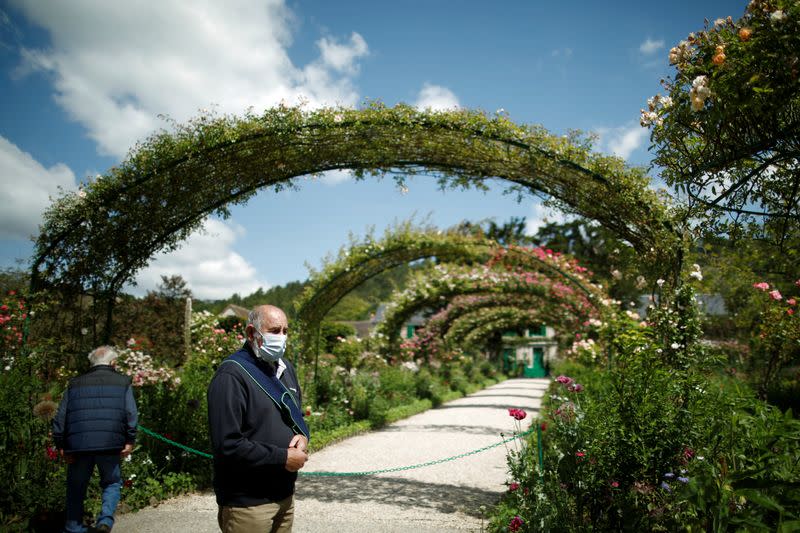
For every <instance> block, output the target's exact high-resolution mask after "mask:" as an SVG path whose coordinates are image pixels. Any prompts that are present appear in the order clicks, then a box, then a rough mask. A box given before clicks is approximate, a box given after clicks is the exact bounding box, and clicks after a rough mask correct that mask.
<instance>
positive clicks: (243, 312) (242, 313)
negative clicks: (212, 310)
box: [219, 304, 250, 320]
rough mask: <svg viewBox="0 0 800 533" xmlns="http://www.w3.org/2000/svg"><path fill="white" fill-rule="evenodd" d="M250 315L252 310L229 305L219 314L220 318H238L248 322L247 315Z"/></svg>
mask: <svg viewBox="0 0 800 533" xmlns="http://www.w3.org/2000/svg"><path fill="white" fill-rule="evenodd" d="M249 314H250V310H249V309H247V308H245V307H242V306H241V305H236V304H228V305H226V306H225V309H223V310H222V311H221V312H220V313H219V316H238V317H239V318H242V319H244V320H247V315H249Z"/></svg>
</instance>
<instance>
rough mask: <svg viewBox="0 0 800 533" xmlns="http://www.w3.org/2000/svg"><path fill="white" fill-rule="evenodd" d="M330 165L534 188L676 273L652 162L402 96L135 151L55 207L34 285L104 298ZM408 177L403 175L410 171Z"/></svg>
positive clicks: (270, 117) (198, 131)
mask: <svg viewBox="0 0 800 533" xmlns="http://www.w3.org/2000/svg"><path fill="white" fill-rule="evenodd" d="M334 169H352V170H354V172H355V175H356V177H357V178H359V179H361V178H364V177H365V175H367V174H373V175H385V174H392V175H394V176H395V179H396V180H397V181H398V183H400V184H402V183H403V180H404V176H405V175H412V174H416V173H420V172H425V173H427V174H433V175H434V176H435V177H436V178H437V179H438V181H439V183H440V184H441V186H442V187H478V188H480V187H484V186H485V185H484V181H485V180H487V179H494V178H500V179H502V180H506V181H507V182H508V183H509V184H510V185H509V191H511V192H516V193H518V194H520V195H523V194H529V193H535V194H540V195H543V196H545V197H548V198H550V199H551V200H552V201H553V202H554V203H555V204H556V205H557V206H559V207H562V208H564V209H566V210H568V211H570V212H574V213H576V214H579V215H582V216H585V217H588V218H591V219H594V220H597V221H598V222H600V223H601V224H603V225H604V226H606V227H608V228H609V229H611V230H613V231H615V232H616V233H617V234H618V235H619V236H620V237H621V238H623V239H625V240H627V241H628V242H630V243H631V244H632V245H633V246H634V247H635V248H636V249H637V250H639V251H640V253H641V254H642V257H643V259H644V260H645V261H649V262H650V264H653V265H662V266H663V267H664V270H668V271H670V272H669V273H670V274H672V276H673V277H674V276H676V275H677V272H678V267H679V265H678V264H677V260H678V259H679V257H678V255H677V254H676V250H678V249H679V246H676V243H677V242H678V237H677V236H676V234H675V232H674V231H673V230H672V229H671V225H670V217H669V214H668V212H667V209H666V207H665V206H664V204H663V203H662V202H661V201H659V199H658V197H657V195H656V193H655V192H653V191H652V190H651V189H650V188H649V187H648V184H649V180H648V178H647V176H646V175H645V172H644V170H643V169H639V168H630V167H627V166H626V165H625V164H624V162H623V161H622V160H620V159H618V158H615V157H608V156H603V155H599V154H596V153H593V152H592V151H591V149H590V146H589V145H588V143H587V142H586V141H585V140H582V139H581V138H578V137H570V138H568V137H560V136H554V135H551V134H549V133H548V132H547V131H545V130H544V129H543V128H541V127H538V126H528V125H518V124H515V123H513V122H511V121H510V120H508V118H507V117H506V116H505V115H495V116H487V115H486V114H485V113H482V112H479V111H470V110H454V111H448V112H432V111H419V110H416V109H414V108H412V107H409V106H406V105H398V106H396V107H393V108H387V107H385V106H383V105H382V104H380V103H373V104H371V105H369V106H368V107H366V108H364V109H358V110H356V109H343V108H326V109H319V110H313V111H305V110H303V109H301V108H297V107H284V106H280V107H276V108H272V109H268V110H266V111H264V113H262V114H260V115H255V114H251V113H248V114H245V115H244V116H241V117H234V116H224V117H213V116H201V117H199V118H197V119H195V120H193V121H191V122H189V123H188V124H185V125H182V126H177V127H176V128H175V131H172V132H166V131H164V132H161V133H158V134H156V135H154V136H152V137H150V138H149V139H147V140H145V141H144V142H142V143H141V144H138V145H137V146H135V147H134V148H133V149H132V150H131V152H130V155H129V156H128V158H127V159H126V160H125V161H123V162H122V163H121V164H120V165H119V166H117V167H114V168H112V169H110V170H109V171H108V172H106V173H105V174H104V175H102V176H99V177H98V178H97V179H96V180H95V181H93V182H92V183H90V184H87V185H86V187H85V188H83V189H82V190H81V191H79V192H78V193H77V194H66V195H63V196H62V197H61V198H59V199H58V200H56V201H55V202H54V203H53V204H52V205H51V206H50V208H48V210H47V211H46V213H45V216H44V223H43V226H42V228H41V232H40V235H39V237H38V239H37V242H36V251H35V255H34V259H33V262H32V266H31V286H32V289H34V290H37V289H42V288H56V289H58V290H60V291H62V292H65V293H75V294H80V293H90V294H92V295H93V296H94V297H95V299H100V300H104V301H105V302H107V309H108V313H107V324H109V323H110V314H111V310H112V308H113V303H114V297H115V296H116V294H118V292H119V291H120V290H121V288H122V287H123V286H124V285H125V283H127V282H129V281H130V280H131V279H132V278H133V276H134V275H135V274H136V272H137V271H138V270H140V269H141V268H143V267H144V266H146V265H147V263H148V261H149V260H150V259H151V258H152V257H153V256H154V255H155V254H156V253H158V252H160V251H164V250H167V251H169V250H174V249H175V248H177V247H178V246H179V244H180V243H181V242H182V241H183V240H185V239H186V238H187V237H188V236H189V235H190V234H191V233H192V232H193V231H194V230H195V229H197V228H198V227H199V226H200V224H201V223H202V221H203V220H204V219H205V217H207V216H208V215H211V214H217V215H220V216H223V217H226V216H228V215H229V211H228V206H229V205H232V204H241V203H244V202H246V201H247V200H248V199H249V198H251V197H252V196H253V195H254V194H256V192H258V191H259V190H260V189H264V188H273V189H274V190H276V191H279V190H281V189H283V188H285V187H293V186H295V185H296V179H297V178H299V177H301V176H305V175H308V174H314V173H319V172H324V171H327V170H334ZM400 173H402V174H400Z"/></svg>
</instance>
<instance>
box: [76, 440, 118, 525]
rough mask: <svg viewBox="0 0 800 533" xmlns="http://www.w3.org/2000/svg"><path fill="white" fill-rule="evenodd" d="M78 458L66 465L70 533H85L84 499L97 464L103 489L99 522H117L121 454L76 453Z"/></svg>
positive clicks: (98, 523)
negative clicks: (115, 516) (115, 514)
mask: <svg viewBox="0 0 800 533" xmlns="http://www.w3.org/2000/svg"><path fill="white" fill-rule="evenodd" d="M74 457H75V461H74V462H73V463H71V464H69V465H67V521H66V523H65V524H64V531H66V532H67V533H85V531H86V528H85V527H84V526H83V500H84V499H85V498H86V489H87V488H88V486H89V478H91V477H92V471H93V470H94V465H97V470H98V471H99V472H100V488H101V489H102V490H103V500H102V507H101V509H100V514H99V515H97V520H96V525H98V526H99V525H101V524H107V525H108V526H109V527H113V526H114V511H116V509H117V504H118V503H119V490H120V487H121V486H122V479H121V477H120V472H119V460H120V459H119V455H117V454H114V455H75V456H74Z"/></svg>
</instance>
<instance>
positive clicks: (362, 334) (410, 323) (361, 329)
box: [337, 304, 426, 339]
mask: <svg viewBox="0 0 800 533" xmlns="http://www.w3.org/2000/svg"><path fill="white" fill-rule="evenodd" d="M385 318H386V304H380V305H378V309H377V310H376V311H375V314H374V315H372V316H371V317H370V318H369V319H368V320H337V322H338V323H340V324H347V325H348V326H350V327H352V328H353V329H354V330H356V337H358V338H359V339H366V338H367V337H369V336H370V335H372V332H373V331H375V327H376V326H377V325H378V324H380V323H381V322H383V320H384V319H385ZM425 321H426V318H425V313H424V312H419V313H416V314H414V316H412V317H411V318H409V319H408V320H407V321H406V323H405V324H403V326H402V327H401V328H400V338H401V339H410V338H411V337H413V336H414V335H416V332H417V329H419V328H420V327H422V326H423V325H424V324H425Z"/></svg>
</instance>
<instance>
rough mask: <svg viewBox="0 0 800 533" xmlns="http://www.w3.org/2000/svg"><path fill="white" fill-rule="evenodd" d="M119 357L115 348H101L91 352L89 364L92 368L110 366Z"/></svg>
mask: <svg viewBox="0 0 800 533" xmlns="http://www.w3.org/2000/svg"><path fill="white" fill-rule="evenodd" d="M117 357H119V354H118V353H117V351H116V350H115V349H114V347H113V346H99V347H97V348H95V349H94V350H92V351H91V352H89V362H90V363H92V366H97V365H109V364H111V362H112V361H113V360H114V359H116V358H117Z"/></svg>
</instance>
